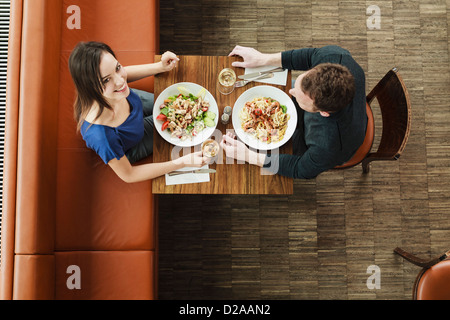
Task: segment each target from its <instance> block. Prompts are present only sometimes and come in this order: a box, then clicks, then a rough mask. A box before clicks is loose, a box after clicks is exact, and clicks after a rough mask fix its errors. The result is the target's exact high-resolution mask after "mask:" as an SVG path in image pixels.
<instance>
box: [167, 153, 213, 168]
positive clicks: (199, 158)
mask: <svg viewBox="0 0 450 320" xmlns="http://www.w3.org/2000/svg"><path fill="white" fill-rule="evenodd" d="M173 162H174V163H175V164H177V165H180V164H182V165H183V166H184V167H197V168H201V167H203V166H205V165H207V164H209V162H210V158H207V157H204V156H203V153H202V151H197V152H193V153H190V154H187V155H185V156H182V157H179V158H178V159H175V160H173Z"/></svg>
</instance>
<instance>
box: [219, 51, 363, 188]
mask: <svg viewBox="0 0 450 320" xmlns="http://www.w3.org/2000/svg"><path fill="white" fill-rule="evenodd" d="M233 55H236V56H241V57H242V58H243V61H240V62H233V66H234V67H244V68H252V67H257V66H264V65H273V66H282V67H283V68H285V69H289V70H305V71H306V72H305V73H303V74H301V75H300V76H299V77H298V78H297V79H296V81H295V84H294V86H293V88H292V89H290V90H289V93H290V94H291V95H292V98H293V100H294V104H295V105H296V108H297V114H298V123H297V129H296V132H295V133H294V136H293V154H292V155H288V154H280V155H274V154H272V155H271V156H269V155H265V154H262V153H256V152H254V151H252V150H249V149H248V148H247V147H246V146H245V145H243V143H242V142H240V141H238V140H235V139H234V138H235V137H234V135H233V134H227V135H224V137H223V139H222V142H221V145H222V147H223V148H224V150H225V152H226V154H227V156H229V157H233V158H236V159H238V160H245V161H248V162H250V163H253V164H257V165H259V166H261V167H266V168H268V169H269V170H273V169H270V168H276V170H275V171H273V173H276V174H280V175H284V176H288V177H292V178H297V179H312V178H315V177H317V175H319V174H320V173H322V172H324V171H326V170H329V169H331V168H334V167H335V166H337V165H341V164H343V163H345V162H346V161H348V160H349V159H350V158H351V157H352V156H353V154H354V153H355V152H356V150H357V149H358V148H359V146H360V145H361V144H362V142H363V140H364V136H365V132H366V125H367V115H366V93H365V76H364V72H363V70H362V68H361V67H360V66H359V65H358V63H357V62H356V61H355V60H354V59H353V58H352V57H351V55H350V53H349V52H348V51H347V50H345V49H343V48H340V47H338V46H325V47H322V48H304V49H296V50H290V51H284V52H279V53H274V54H264V53H261V52H259V51H257V50H255V49H253V48H248V47H241V46H236V47H235V48H234V49H233V51H232V52H231V53H230V56H233ZM242 150H244V152H242ZM238 151H239V152H238ZM274 161H278V166H273V165H272V166H271V165H270V164H271V163H272V164H273V163H274Z"/></svg>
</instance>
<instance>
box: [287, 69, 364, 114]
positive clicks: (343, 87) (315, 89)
mask: <svg viewBox="0 0 450 320" xmlns="http://www.w3.org/2000/svg"><path fill="white" fill-rule="evenodd" d="M289 93H290V94H291V95H292V96H294V97H295V99H296V100H297V102H298V104H299V106H300V107H301V108H302V109H303V110H305V111H308V112H320V114H321V115H322V116H324V117H327V116H329V114H330V113H333V112H337V111H339V110H341V109H343V108H344V107H345V106H346V105H348V104H349V103H350V102H351V101H352V100H353V97H354V95H355V80H354V78H353V75H352V74H351V73H350V71H349V70H348V69H347V68H346V67H344V66H342V65H340V64H334V63H322V64H319V65H317V66H315V67H314V68H312V69H310V70H308V71H307V72H305V73H303V74H301V75H300V76H299V77H298V78H297V80H296V81H295V86H294V88H292V89H291V90H290V91H289Z"/></svg>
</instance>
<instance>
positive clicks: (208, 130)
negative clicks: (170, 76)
mask: <svg viewBox="0 0 450 320" xmlns="http://www.w3.org/2000/svg"><path fill="white" fill-rule="evenodd" d="M178 87H184V88H186V90H187V91H188V92H189V93H192V94H193V95H194V96H197V94H198V93H199V92H200V90H202V89H204V88H203V87H202V86H200V85H198V84H196V83H192V82H179V83H175V84H173V85H171V86H170V87H167V88H166V89H164V91H163V92H161V94H160V95H159V96H158V98H157V99H156V101H155V104H154V106H153V120H154V123H155V127H156V130H157V131H158V133H159V134H160V135H161V137H163V138H164V140H166V141H167V142H169V143H171V144H173V145H176V146H179V147H191V146H196V145H198V144H201V143H202V142H203V141H205V140H206V139H208V138H209V137H210V136H211V135H212V134H213V133H214V130H215V129H216V127H217V123H218V121H219V108H218V107H217V102H216V100H215V99H214V97H213V96H212V94H211V93H210V92H209V91H208V90H206V89H205V91H206V93H205V100H207V101H209V109H208V111H211V112H214V113H215V114H216V117H215V118H214V124H215V125H214V127H205V129H203V130H202V131H201V132H199V134H198V135H196V136H195V137H192V139H190V138H187V139H186V140H181V139H179V138H177V137H172V136H171V135H170V131H169V130H164V131H162V130H161V126H162V124H163V122H162V121H160V120H156V117H157V116H158V115H159V114H160V108H159V106H160V105H162V104H163V103H164V100H165V99H167V98H168V97H170V96H175V95H179V94H180V90H178Z"/></svg>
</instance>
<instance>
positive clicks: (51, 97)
mask: <svg viewBox="0 0 450 320" xmlns="http://www.w3.org/2000/svg"><path fill="white" fill-rule="evenodd" d="M158 14H159V3H158V0H127V1H123V0H95V1H92V0H76V1H74V0H70V1H68V0H14V1H11V24H10V41H9V51H8V75H7V102H6V103H7V104H6V111H7V114H6V119H7V122H6V133H5V136H6V141H5V172H4V197H3V221H2V239H1V245H2V248H1V267H0V298H1V299H156V298H157V221H156V217H157V215H156V212H155V208H156V206H155V198H154V197H153V195H152V189H151V181H146V182H142V183H134V184H127V183H125V182H122V180H120V179H119V178H118V177H117V176H116V175H115V173H114V172H113V171H112V170H111V169H110V168H109V166H107V165H105V164H104V163H103V162H102V161H101V159H100V158H99V157H98V156H97V155H96V154H95V153H94V152H93V151H91V150H90V149H88V148H87V147H86V145H85V143H84V141H83V140H82V138H81V136H80V135H79V134H77V132H76V123H75V121H74V118H73V102H74V97H75V89H74V85H73V83H72V79H71V77H70V73H69V70H68V58H69V55H70V53H71V51H72V49H73V48H74V46H75V45H76V44H77V43H78V42H79V41H91V40H95V41H102V42H105V43H107V44H109V45H110V46H111V48H112V49H113V50H114V51H115V53H116V55H117V58H118V60H119V61H120V62H121V63H122V64H123V65H130V64H141V63H149V62H153V59H154V55H155V54H159V52H158V50H159V49H158V43H159V36H158V34H159V29H158V27H159V22H158ZM130 87H132V88H138V89H142V90H147V91H150V92H152V91H153V78H152V77H150V78H147V79H143V80H140V81H137V82H135V83H131V84H130ZM145 161H151V159H147V160H145Z"/></svg>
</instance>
